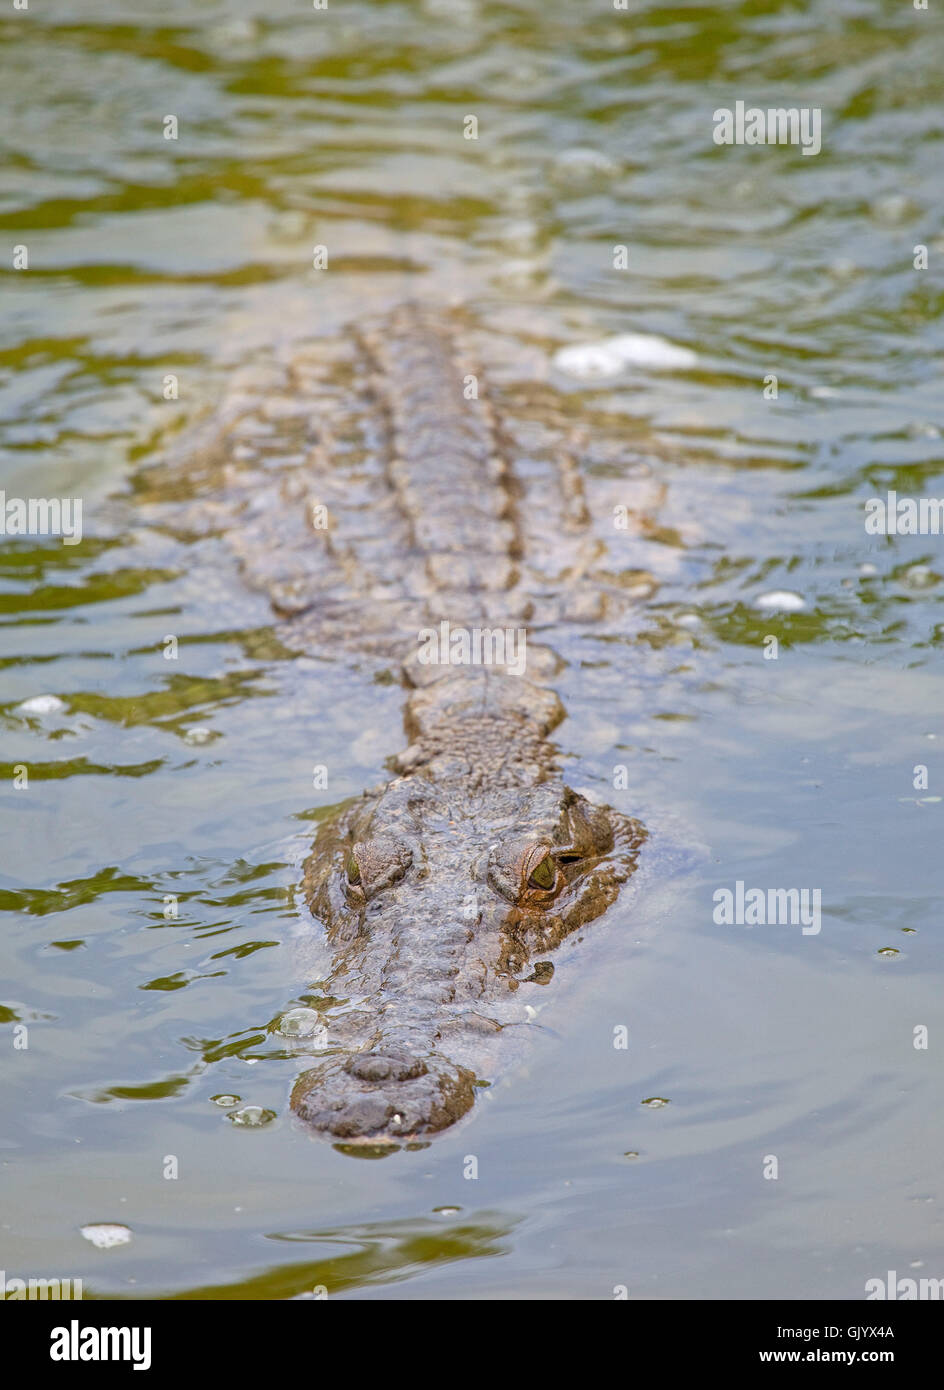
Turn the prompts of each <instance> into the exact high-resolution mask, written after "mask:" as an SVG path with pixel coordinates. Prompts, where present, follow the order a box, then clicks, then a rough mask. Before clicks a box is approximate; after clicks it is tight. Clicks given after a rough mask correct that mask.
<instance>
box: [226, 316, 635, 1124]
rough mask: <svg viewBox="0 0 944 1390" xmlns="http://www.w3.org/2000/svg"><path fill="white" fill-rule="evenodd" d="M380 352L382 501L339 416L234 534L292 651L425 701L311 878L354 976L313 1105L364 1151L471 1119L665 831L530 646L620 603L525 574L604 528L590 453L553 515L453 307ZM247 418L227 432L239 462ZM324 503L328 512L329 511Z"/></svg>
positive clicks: (326, 833) (322, 844)
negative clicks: (386, 681)
mask: <svg viewBox="0 0 944 1390" xmlns="http://www.w3.org/2000/svg"><path fill="white" fill-rule="evenodd" d="M357 350H358V352H360V353H362V354H363V357H364V361H365V362H366V364H367V376H366V389H367V391H368V393H369V394H370V396H371V397H372V399H373V401H374V403H375V405H376V407H377V409H378V418H379V420H380V422H381V423H380V425H379V426H378V430H377V435H376V437H375V438H374V439H373V440H372V441H371V444H370V447H371V449H372V450H373V451H374V452H375V453H377V454H379V455H380V456H381V460H382V461H381V465H380V469H379V472H378V473H377V475H376V477H375V478H374V480H373V482H372V483H371V487H372V488H373V491H370V489H368V490H367V492H366V493H365V494H364V495H363V496H358V498H356V499H355V502H356V508H355V510H352V499H351V497H350V495H347V496H345V495H344V486H345V485H344V484H343V483H340V482H339V478H338V474H337V469H336V468H335V467H334V466H333V462H334V461H333V460H332V449H331V440H330V439H329V438H327V437H326V436H325V434H324V431H322V437H321V439H320V442H319V445H318V448H317V449H315V450H314V452H313V453H308V454H307V455H306V456H305V460H304V463H303V465H301V466H300V467H299V468H298V469H296V470H295V472H293V473H292V474H291V478H290V479H289V480H288V482H286V480H285V479H284V478H283V479H282V480H280V481H279V482H278V483H277V485H276V486H277V489H278V491H279V498H278V499H277V503H278V504H277V505H275V504H273V505H272V506H270V505H268V504H262V503H260V501H259V498H258V496H257V497H256V498H255V505H254V506H253V507H251V508H250V509H249V510H248V511H247V513H246V515H245V516H244V518H243V521H242V524H241V525H239V526H238V527H234V528H231V531H230V535H229V539H230V541H231V543H232V544H233V545H234V546H235V547H236V549H237V551H238V553H239V556H240V561H241V564H242V567H243V571H244V573H245V574H246V576H247V577H248V578H249V579H250V581H251V582H253V583H255V584H256V585H258V586H260V587H261V588H262V589H263V590H264V591H265V593H266V594H267V595H268V597H269V599H270V600H271V602H272V604H273V605H274V607H275V609H276V611H277V613H278V615H279V619H280V622H279V627H278V631H279V634H280V637H281V638H282V640H283V641H284V642H285V643H286V644H287V645H288V646H289V647H290V648H293V649H294V650H295V651H298V652H302V653H304V652H311V651H312V650H325V649H330V648H331V646H332V644H334V645H337V644H342V643H343V644H348V645H353V646H354V647H355V648H357V649H358V650H360V651H362V652H372V653H374V654H377V653H382V654H383V655H384V657H385V658H389V659H390V661H391V665H392V667H393V669H394V672H395V675H396V678H397V679H399V680H400V681H401V682H402V684H403V686H404V688H405V690H406V691H407V692H408V693H407V698H406V703H405V711H404V725H405V734H406V739H407V741H408V743H407V746H406V747H405V748H404V749H403V750H402V751H400V752H399V753H397V754H395V755H394V756H393V757H392V758H391V759H390V761H389V767H390V772H391V780H390V781H389V782H388V783H386V784H385V785H383V786H381V787H379V788H376V789H374V790H372V791H370V792H367V793H365V794H364V795H362V796H360V797H358V798H357V799H356V800H354V801H353V802H352V803H349V804H348V805H347V806H346V807H344V808H343V809H342V810H341V811H340V812H339V813H338V814H337V815H335V816H334V817H332V818H330V819H328V820H326V821H325V822H324V823H322V825H321V827H320V829H319V831H318V833H317V836H316V838H315V840H314V844H313V846H312V848H311V852H310V854H309V856H308V858H307V860H306V861H305V863H304V868H303V882H302V893H303V897H304V901H305V903H306V904H307V907H308V908H309V909H310V912H311V914H312V917H313V918H314V920H315V922H317V923H319V924H320V925H321V927H322V928H323V930H324V932H325V934H326V942H327V945H328V948H329V950H330V953H331V968H330V973H329V974H328V976H327V978H325V979H324V980H322V981H321V982H320V986H321V991H322V993H321V997H320V999H319V1005H320V1008H321V1010H322V1013H321V1016H322V1017H323V1018H326V1020H327V1025H326V1026H327V1036H326V1041H327V1046H326V1047H325V1049H324V1051H323V1053H322V1054H321V1055H319V1057H318V1060H317V1061H316V1063H315V1065H313V1066H311V1067H310V1068H309V1069H308V1070H306V1071H304V1072H303V1073H302V1074H301V1075H300V1076H299V1077H298V1078H297V1080H296V1082H295V1084H294V1087H293V1090H292V1093H291V1108H292V1110H293V1111H294V1113H295V1114H296V1115H297V1116H298V1117H299V1118H300V1120H301V1121H303V1122H304V1124H305V1125H306V1126H307V1127H308V1128H309V1129H310V1130H311V1131H313V1132H316V1133H318V1134H321V1135H324V1136H327V1137H328V1138H329V1139H331V1140H332V1141H334V1142H335V1143H337V1144H339V1145H341V1146H344V1147H355V1148H356V1146H372V1151H378V1146H379V1150H380V1151H383V1150H384V1148H385V1147H389V1146H394V1147H397V1146H400V1145H403V1144H407V1145H410V1144H417V1143H420V1144H421V1143H424V1142H426V1141H428V1139H429V1137H430V1136H432V1135H434V1134H436V1133H439V1132H441V1131H443V1130H445V1129H447V1128H448V1127H449V1126H451V1125H453V1124H454V1123H455V1122H456V1121H458V1120H459V1119H460V1118H461V1117H462V1116H464V1115H466V1114H467V1112H468V1111H469V1110H470V1109H471V1108H472V1106H473V1104H474V1101H475V1098H476V1095H477V1092H478V1089H479V1088H480V1087H481V1086H483V1085H488V1084H490V1083H491V1081H492V1080H493V1079H494V1068H495V1067H496V1066H497V1065H498V1064H499V1062H500V1056H501V1047H500V1045H499V1044H500V1040H501V1039H502V1037H503V1036H504V1035H508V1034H509V1033H510V1032H512V1031H514V1030H515V1029H518V1031H519V1032H520V1025H521V1023H522V1022H523V1021H526V1020H527V1018H528V1017H529V1015H533V1010H530V1008H529V1006H527V1005H522V1004H521V1002H520V998H521V986H522V985H523V984H524V983H526V982H532V983H545V982H546V981H547V980H549V978H550V976H551V975H552V974H553V966H552V964H551V963H550V962H549V961H547V960H546V959H545V957H546V955H547V954H548V953H549V952H551V951H553V950H554V949H555V948H556V947H557V946H559V945H560V943H561V942H562V941H564V939H565V938H566V937H569V936H571V935H572V934H573V933H574V932H576V931H578V930H579V929H580V928H582V927H584V926H585V925H586V924H587V923H589V922H591V921H593V920H594V919H595V918H597V917H600V916H601V915H602V914H603V913H605V912H606V911H607V909H608V908H609V907H610V906H611V905H612V904H613V903H614V901H615V900H616V898H617V896H618V894H619V892H620V890H621V887H622V885H624V884H625V883H626V882H627V880H628V879H629V877H630V876H631V875H632V874H633V872H634V870H635V868H636V866H637V861H638V858H639V855H640V851H641V848H642V846H643V844H644V842H645V840H646V831H645V829H644V827H643V825H642V824H641V823H640V822H639V821H637V820H635V819H632V818H630V817H628V816H626V815H623V814H621V813H620V812H618V811H616V810H613V809H611V808H609V807H607V806H603V805H598V804H595V803H593V802H591V801H590V800H589V799H587V797H585V796H584V795H581V794H580V793H578V792H577V791H576V790H574V789H572V788H571V787H569V786H568V785H567V784H566V783H565V781H564V780H563V778H562V775H561V772H560V767H559V762H560V757H559V753H558V750H557V747H556V745H555V744H554V742H553V741H552V735H553V732H554V730H555V728H556V726H557V725H558V724H559V723H560V721H561V720H562V719H563V717H564V710H563V707H562V705H561V702H560V699H559V697H558V695H557V694H556V693H555V692H554V691H553V689H552V688H551V687H550V685H549V681H550V680H551V679H552V678H553V675H554V673H555V671H557V670H559V669H560V666H561V662H560V660H559V658H558V657H557V656H556V654H555V653H554V652H553V650H552V649H551V648H549V647H547V646H546V645H543V644H542V643H539V642H535V641H534V640H533V635H534V632H535V629H536V628H538V627H540V628H541V629H543V628H545V627H547V626H549V625H553V622H554V621H555V620H557V619H563V618H565V617H570V618H573V619H575V620H578V619H584V620H586V619H589V620H592V619H593V618H594V617H595V616H598V615H599V611H600V604H601V586H600V584H599V583H594V582H592V581H591V579H590V578H589V577H588V574H587V572H586V571H587V566H586V565H583V566H582V567H581V566H580V565H571V567H570V570H569V571H568V575H569V578H568V582H567V584H561V585H558V586H556V589H555V586H553V585H550V586H549V585H546V584H545V585H544V587H543V589H541V587H540V586H535V585H534V584H533V582H532V583H530V584H529V582H528V576H527V575H526V574H525V573H524V570H525V569H526V562H527V560H528V558H529V556H528V552H529V550H530V549H531V548H532V546H534V545H537V544H540V545H543V546H544V548H545V551H547V550H549V551H550V552H553V551H554V549H555V546H558V545H559V546H560V547H561V548H562V549H563V548H565V547H566V545H567V544H568V540H567V537H568V534H573V533H579V531H580V529H581V527H582V526H583V525H584V524H585V522H586V520H587V517H586V503H585V500H584V496H583V490H582V486H581V477H580V468H579V467H578V465H577V464H576V462H575V461H574V458H573V457H572V455H571V454H570V453H568V451H567V450H566V449H565V450H561V451H560V453H559V458H558V468H559V471H558V487H557V490H556V495H555V497H554V498H553V505H551V499H548V508H547V512H546V515H544V516H543V517H541V516H538V517H535V516H534V508H533V506H528V507H527V508H526V507H525V506H524V505H523V489H522V484H521V479H520V478H519V477H518V475H517V473H516V470H515V468H514V466H513V454H514V447H513V445H512V444H511V443H510V442H509V440H508V438H507V437H506V436H505V434H504V433H503V430H502V426H501V423H500V421H499V419H498V417H497V412H496V410H495V408H494V407H493V405H492V404H491V403H490V401H489V398H488V392H487V391H486V390H485V389H484V384H483V382H482V377H481V372H480V371H477V370H476V369H475V363H474V362H473V361H472V360H471V359H469V358H466V357H465V356H464V355H463V353H462V351H461V349H460V346H459V340H458V337H457V332H456V328H455V325H454V323H453V322H452V321H451V319H450V317H449V316H448V315H445V314H443V313H442V312H441V311H439V310H438V309H435V308H430V307H428V306H424V305H421V304H415V303H407V304H404V305H401V306H399V307H398V308H397V309H395V310H394V311H392V312H391V313H390V314H388V315H387V316H386V317H385V318H384V319H383V320H382V321H380V322H379V323H378V324H377V325H376V326H375V327H374V329H373V330H372V331H369V332H364V333H363V334H362V335H361V336H360V341H359V345H358V349H357ZM256 389H257V390H258V389H259V382H258V379H257V380H256ZM280 390H281V393H280V394H279V393H276V399H277V401H278V402H280V403H281V404H279V405H278V407H277V408H275V409H272V410H270V417H271V418H273V419H274V420H275V422H276V425H277V427H278V428H281V427H282V424H283V423H284V421H285V420H287V419H289V417H292V416H293V412H294V414H295V416H298V415H302V416H304V415H305V411H306V409H307V411H308V413H309V414H310V411H311V403H310V401H308V402H307V404H306V403H305V400H304V396H305V390H306V381H305V379H304V375H302V377H301V378H299V377H297V376H296V378H295V379H294V380H290V381H287V382H283V384H282V387H281V388H280ZM239 418H240V409H239V408H234V409H233V410H231V411H230V412H229V415H228V416H226V415H224V418H223V421H222V424H220V422H219V421H217V423H216V425H215V426H214V429H215V430H216V431H217V432H219V431H220V430H223V431H224V432H228V435H229V443H228V447H229V449H230V456H232V439H233V437H238V436H239V427H238V420H239ZM234 422H235V423H234ZM214 449H216V450H217V451H218V449H219V439H218V438H217V439H216V442H215V443H214V442H213V441H210V443H209V444H208V445H207V447H206V449H205V452H206V454H207V456H210V455H212V454H213V452H214ZM263 481H264V480H263V479H262V478H261V475H259V476H257V475H256V474H251V475H250V482H248V483H247V484H246V488H247V490H248V489H249V488H250V486H251V487H252V488H258V487H262V485H263ZM318 497H320V498H327V499H328V502H327V505H326V506H324V507H323V508H322V513H321V514H320V515H321V522H322V523H323V521H324V515H325V513H327V515H328V517H329V524H327V525H324V524H321V525H319V522H318V521H317V520H315V521H313V519H312V517H313V515H314V513H315V512H317V507H316V506H310V505H309V504H311V502H312V499H313V498H318ZM332 498H333V499H335V500H336V507H334V506H333V504H332ZM345 507H347V512H345V511H344V508H345ZM558 508H560V510H558ZM332 511H335V512H336V513H340V514H341V519H339V516H338V515H334V516H332ZM355 513H356V516H357V521H356V523H355V522H353V521H351V518H353V517H354V516H355ZM345 516H346V517H347V519H348V521H349V522H351V524H350V525H349V526H348V527H347V530H346V528H345V524H344V519H343V518H344V517H345ZM358 527H359V528H360V534H358ZM293 528H294V529H293ZM378 557H379V565H378ZM525 993H526V994H527V993H528V992H527V991H525Z"/></svg>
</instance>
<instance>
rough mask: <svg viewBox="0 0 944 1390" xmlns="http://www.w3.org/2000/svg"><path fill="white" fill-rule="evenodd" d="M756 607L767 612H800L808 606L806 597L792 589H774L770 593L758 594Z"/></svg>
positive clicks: (755, 602) (755, 601)
mask: <svg viewBox="0 0 944 1390" xmlns="http://www.w3.org/2000/svg"><path fill="white" fill-rule="evenodd" d="M754 607H755V608H760V609H762V610H763V612H765V613H799V611H800V609H801V608H805V607H806V599H805V598H804V597H803V595H802V594H795V593H793V591H792V590H790V589H772V590H771V591H770V593H768V594H758V595H757V598H756V599H755V600H754Z"/></svg>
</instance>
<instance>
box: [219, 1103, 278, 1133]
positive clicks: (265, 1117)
mask: <svg viewBox="0 0 944 1390" xmlns="http://www.w3.org/2000/svg"><path fill="white" fill-rule="evenodd" d="M227 1118H228V1119H230V1120H232V1122H233V1124H234V1125H239V1126H241V1128H243V1129H261V1127H262V1126H263V1125H267V1124H269V1123H270V1122H271V1121H272V1120H274V1119H275V1111H274V1110H263V1108H262V1106H261V1105H244V1106H243V1108H242V1110H234V1111H233V1112H232V1113H231V1114H230V1115H228V1116H227Z"/></svg>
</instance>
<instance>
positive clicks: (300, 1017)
mask: <svg viewBox="0 0 944 1390" xmlns="http://www.w3.org/2000/svg"><path fill="white" fill-rule="evenodd" d="M320 1028H321V1015H320V1014H319V1012H318V1010H317V1009H288V1010H287V1011H286V1012H285V1013H284V1014H283V1015H282V1017H281V1018H280V1019H279V1032H280V1033H281V1034H282V1036H283V1037H286V1038H310V1037H311V1035H312V1034H313V1033H317V1032H318V1030H319V1029H320Z"/></svg>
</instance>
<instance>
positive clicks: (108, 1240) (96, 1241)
mask: <svg viewBox="0 0 944 1390" xmlns="http://www.w3.org/2000/svg"><path fill="white" fill-rule="evenodd" d="M80 1230H81V1233H82V1235H83V1236H84V1237H85V1239H86V1240H88V1241H91V1243H92V1245H94V1246H95V1249H96V1250H112V1249H113V1248H114V1247H115V1246H116V1245H127V1244H128V1242H129V1241H130V1239H131V1231H130V1229H129V1228H128V1227H127V1226H120V1225H116V1224H112V1223H109V1222H94V1223H93V1224H92V1225H89V1226H82V1227H80Z"/></svg>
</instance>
